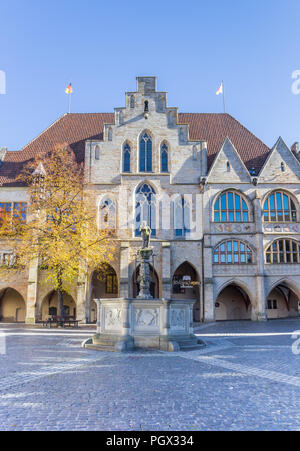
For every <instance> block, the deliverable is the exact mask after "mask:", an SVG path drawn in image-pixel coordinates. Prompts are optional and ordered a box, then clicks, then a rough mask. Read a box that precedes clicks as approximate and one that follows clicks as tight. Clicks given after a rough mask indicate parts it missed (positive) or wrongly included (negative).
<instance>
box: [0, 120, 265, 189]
mask: <svg viewBox="0 0 300 451" xmlns="http://www.w3.org/2000/svg"><path fill="white" fill-rule="evenodd" d="M178 119H179V123H181V124H189V137H190V139H191V140H195V141H197V140H205V141H207V143H208V167H210V166H211V164H212V162H213V160H214V158H215V156H216V154H217V152H218V151H219V150H220V148H221V146H222V144H223V142H224V139H225V138H226V137H228V138H229V139H230V140H231V141H232V143H233V145H234V146H235V147H236V149H237V151H238V153H239V154H240V156H241V158H242V160H243V161H244V163H245V165H246V166H247V168H248V169H252V168H255V169H256V171H258V170H259V169H260V168H261V167H262V165H263V163H264V161H265V159H266V157H267V155H268V153H269V152H270V149H269V148H268V147H267V146H266V145H265V144H264V143H263V142H262V141H260V140H259V139H258V138H256V137H255V136H254V135H253V134H252V133H250V132H249V130H247V129H246V128H245V127H243V126H242V125H241V124H240V123H239V122H238V121H237V120H236V119H234V118H233V117H232V116H230V115H229V114H213V113H212V114H205V113H203V114H198V113H182V114H179V115H178ZM105 123H114V114H113V113H91V114H90V113H88V114H85V113H84V114H65V115H64V116H62V117H61V118H59V119H58V120H57V121H56V122H54V124H52V125H51V126H50V127H49V128H48V129H46V130H45V131H44V132H43V133H42V134H41V135H39V136H38V137H37V138H36V139H34V140H33V141H31V142H30V143H29V144H27V146H25V147H24V148H23V149H22V150H20V151H14V152H12V151H10V152H7V153H6V156H5V159H4V161H3V163H2V165H1V167H0V185H2V186H16V185H18V183H17V182H16V177H17V175H18V174H20V172H21V170H22V168H23V166H24V164H25V163H26V162H27V161H29V160H30V159H32V158H34V156H35V155H36V154H37V153H38V152H40V151H48V150H52V149H53V148H54V146H55V145H57V144H63V143H68V144H69V145H70V146H71V147H72V149H73V150H74V152H75V155H76V158H77V161H78V162H82V161H83V160H84V151H85V141H86V140H89V139H90V140H102V139H103V129H104V124H105Z"/></svg>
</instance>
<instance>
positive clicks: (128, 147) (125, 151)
mask: <svg viewBox="0 0 300 451" xmlns="http://www.w3.org/2000/svg"><path fill="white" fill-rule="evenodd" d="M125 154H126V155H127V158H129V170H128V171H126V170H125V161H126V160H125ZM122 172H123V173H124V174H130V173H131V145H130V143H129V142H128V141H126V142H125V143H124V144H123V146H122Z"/></svg>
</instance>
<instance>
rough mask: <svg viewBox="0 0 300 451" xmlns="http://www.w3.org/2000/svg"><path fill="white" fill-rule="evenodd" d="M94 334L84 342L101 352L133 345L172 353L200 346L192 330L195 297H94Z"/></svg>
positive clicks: (127, 347) (127, 348) (128, 347)
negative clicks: (191, 298)
mask: <svg viewBox="0 0 300 451" xmlns="http://www.w3.org/2000/svg"><path fill="white" fill-rule="evenodd" d="M95 301H96V303H97V308H98V322H97V334H96V335H94V337H93V338H92V340H91V342H88V343H86V344H85V347H86V348H88V349H95V350H101V351H118V352H126V351H132V350H133V349H134V348H143V349H159V350H162V351H169V352H176V351H180V350H181V349H192V348H196V347H201V346H204V343H203V342H201V340H199V339H198V338H197V337H196V336H195V335H194V333H193V305H194V303H195V300H187V299H184V300H180V299H176V300H172V299H126V298H120V299H95Z"/></svg>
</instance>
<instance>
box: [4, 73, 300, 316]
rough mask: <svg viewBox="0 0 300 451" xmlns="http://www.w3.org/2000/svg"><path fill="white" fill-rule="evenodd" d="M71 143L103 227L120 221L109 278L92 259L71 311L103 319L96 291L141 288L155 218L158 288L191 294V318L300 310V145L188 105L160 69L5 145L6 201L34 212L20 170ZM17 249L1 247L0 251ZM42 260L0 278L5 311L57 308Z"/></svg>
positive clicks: (123, 293)
mask: <svg viewBox="0 0 300 451" xmlns="http://www.w3.org/2000/svg"><path fill="white" fill-rule="evenodd" d="M64 143H67V144H68V145H69V146H70V147H71V148H72V149H73V151H74V153H75V156H76V159H77V161H78V162H80V163H84V171H85V181H86V190H87V191H88V194H89V195H90V196H92V199H93V202H94V205H96V206H97V211H98V223H99V227H109V228H111V229H113V230H115V232H116V236H117V250H116V255H115V258H114V261H113V262H111V265H110V271H108V273H107V274H106V275H105V279H104V280H103V279H101V278H99V277H98V276H97V273H96V272H95V271H92V272H91V274H89V276H88V278H87V280H86V281H85V283H79V282H78V284H76V286H74V287H73V290H72V292H71V293H70V294H69V295H66V296H65V299H64V304H65V311H66V312H67V313H68V314H69V315H73V316H75V317H76V318H77V319H78V320H80V321H81V322H82V323H85V322H86V323H91V322H95V321H96V316H97V311H96V303H95V301H94V299H95V298H101V297H102V298H110V297H111V298H116V297H131V298H132V297H136V296H137V295H138V290H139V287H138V283H137V281H138V275H139V264H138V260H137V249H138V247H139V246H140V240H141V238H140V232H139V228H140V225H141V224H142V222H143V221H146V222H147V224H148V225H149V226H150V227H151V230H152V236H151V246H152V247H153V249H154V258H153V261H152V262H151V275H152V284H151V293H152V295H153V297H161V298H167V299H168V298H183V299H194V300H195V306H194V320H195V322H200V321H203V322H211V321H214V320H247V319H248V320H253V321H260V320H266V319H268V318H269V319H275V318H285V317H291V316H298V315H299V299H300V151H299V145H298V143H295V144H294V145H293V146H292V147H291V148H290V147H288V145H287V144H286V143H285V142H284V141H283V139H282V138H279V139H278V141H277V142H276V144H275V145H274V147H273V148H272V149H270V148H269V147H268V146H266V145H265V144H264V143H263V142H262V141H260V140H259V139H258V138H257V137H255V136H254V135H253V134H252V133H251V132H250V131H248V130H247V129H246V128H245V127H244V126H243V125H241V124H240V123H239V122H238V121H237V120H236V119H234V118H233V117H232V116H230V115H229V114H205V113H199V114H198V113H180V112H179V111H178V109H177V108H176V107H170V106H168V103H167V93H166V92H160V91H158V90H157V87H156V78H155V77H137V89H136V91H134V92H127V93H126V95H125V105H124V106H123V107H118V108H115V109H114V112H113V113H96V114H88V113H87V114H66V115H64V116H62V117H61V118H59V119H58V120H57V121H56V122H55V123H54V124H52V125H51V126H50V127H49V128H48V129H47V130H45V131H44V132H43V133H42V134H41V135H40V136H38V137H37V138H36V139H34V140H33V141H32V142H30V143H29V144H28V145H26V146H25V147H24V148H23V149H22V150H20V151H14V152H13V151H7V150H6V149H5V148H2V150H1V152H0V160H1V166H0V185H1V186H0V209H2V210H4V211H8V212H11V214H12V215H18V214H19V215H23V218H26V205H27V202H28V197H27V192H26V188H25V187H24V186H21V185H20V184H19V183H18V181H17V176H18V175H19V174H20V172H21V170H22V168H23V167H24V165H25V164H26V162H28V161H29V160H30V159H32V158H33V157H34V156H35V155H36V154H37V153H39V152H41V151H47V150H52V149H54V147H55V146H56V145H57V144H64ZM11 253H12V250H11V249H5V248H2V249H0V259H1V262H2V263H5V262H7V261H8V260H9V258H10V256H11ZM44 279H45V274H44V273H43V270H42V269H41V268H39V266H35V267H30V268H27V269H26V271H24V273H23V274H22V275H20V277H18V279H17V280H13V281H12V280H10V281H5V280H1V281H0V320H2V321H6V322H24V321H26V322H28V323H34V322H36V321H38V320H41V319H45V318H46V317H47V316H49V315H55V314H56V312H57V302H58V301H57V294H56V293H55V291H53V290H51V287H49V286H47V285H46V284H44V283H43V280H44Z"/></svg>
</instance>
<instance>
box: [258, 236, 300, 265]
mask: <svg viewBox="0 0 300 451" xmlns="http://www.w3.org/2000/svg"><path fill="white" fill-rule="evenodd" d="M281 242H282V244H281ZM287 243H289V245H288V246H287ZM293 245H295V246H296V247H297V250H294V246H293ZM295 256H296V261H294V259H295ZM292 260H293V261H292ZM299 263H300V242H299V241H297V240H295V239H294V238H287V237H285V238H276V239H275V240H273V241H272V243H271V244H269V245H268V246H267V247H266V250H265V264H266V265H294V264H299Z"/></svg>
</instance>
